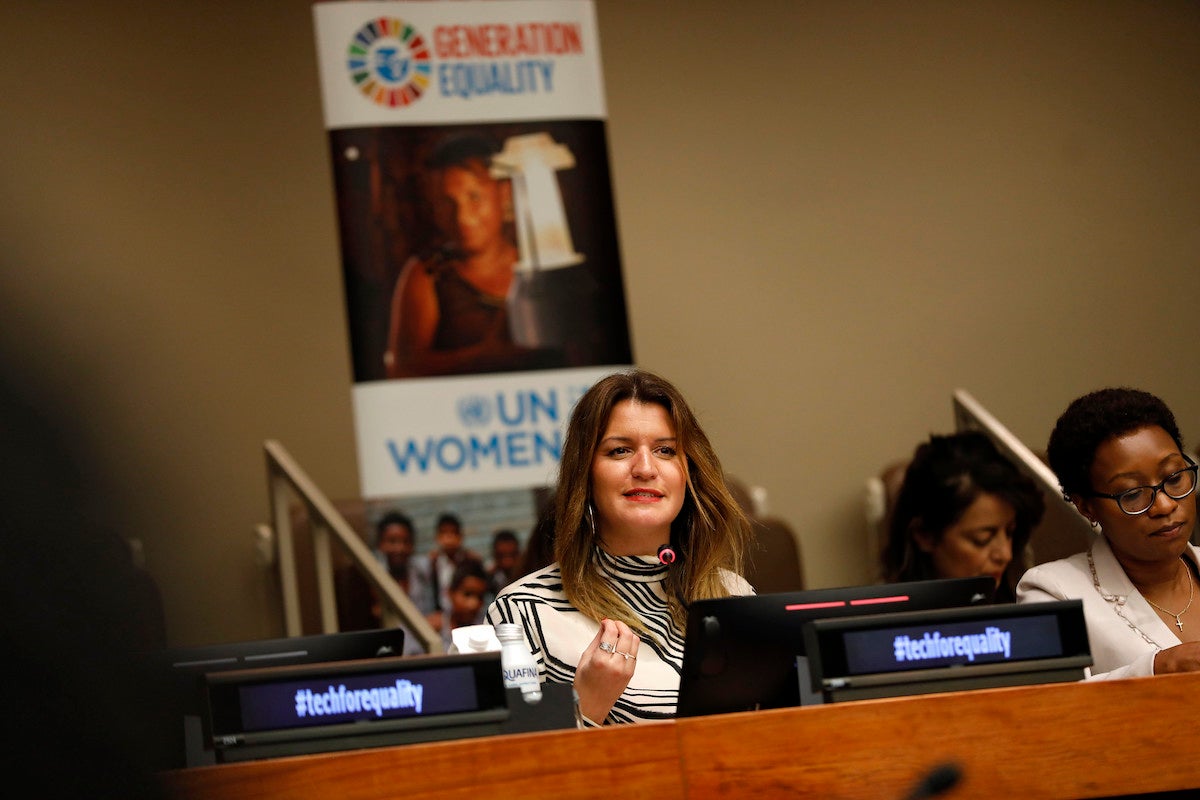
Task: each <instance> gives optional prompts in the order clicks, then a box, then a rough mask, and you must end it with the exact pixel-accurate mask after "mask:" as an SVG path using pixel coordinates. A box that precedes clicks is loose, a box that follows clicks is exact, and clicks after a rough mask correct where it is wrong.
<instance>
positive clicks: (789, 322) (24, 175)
mask: <svg viewBox="0 0 1200 800" xmlns="http://www.w3.org/2000/svg"><path fill="white" fill-rule="evenodd" d="M733 9H736V10H733ZM598 14H599V19H600V32H601V44H602V48H603V56H604V74H605V80H606V83H607V95H608V103H609V134H610V145H611V151H612V166H613V174H614V181H615V184H616V187H615V188H616V194H617V201H618V214H619V222H620V234H621V240H622V250H623V256H624V267H625V274H626V285H627V290H628V299H629V305H630V312H631V319H632V326H633V336H634V346H635V353H636V356H637V360H638V362H639V363H640V364H641V365H643V366H646V367H649V368H651V369H655V370H659V371H661V372H663V373H664V374H666V375H667V376H669V377H670V378H672V379H674V380H675V381H676V382H677V383H678V384H679V385H680V386H681V387H682V388H683V389H684V391H685V392H686V393H687V395H688V396H689V397H690V398H691V399H692V400H693V401H694V403H695V405H696V407H697V409H698V411H699V413H700V414H701V416H702V419H703V420H704V421H705V423H706V425H707V427H708V429H709V432H710V434H711V435H712V437H713V439H714V440H715V442H716V444H717V446H718V449H719V451H720V453H721V454H722V456H723V459H724V461H725V464H726V467H727V468H728V469H729V470H730V471H732V472H735V473H737V474H739V475H740V476H742V477H744V478H745V479H747V480H748V481H750V482H752V483H758V484H761V485H763V486H765V487H766V489H767V490H768V491H769V494H770V503H771V509H772V511H773V512H775V513H777V514H780V515H782V516H784V517H786V518H787V519H789V520H791V521H792V523H793V524H794V525H795V527H796V528H797V529H798V531H799V532H800V536H801V539H802V543H803V547H804V549H805V553H806V558H807V573H808V575H807V577H808V581H809V583H810V584H811V585H813V586H830V585H837V584H845V583H854V582H861V581H865V580H870V579H871V577H872V564H871V563H870V557H869V554H867V553H865V552H864V543H865V541H866V538H865V537H866V534H865V526H864V523H863V513H862V508H861V505H862V487H863V482H864V480H865V479H866V477H867V476H868V475H870V474H872V473H874V472H876V471H877V470H878V469H879V468H880V467H881V466H882V465H883V464H884V463H886V462H888V461H890V460H892V459H894V458H896V457H899V456H903V455H905V454H907V453H908V452H909V451H910V450H911V448H912V447H913V445H914V444H915V443H916V442H917V441H918V440H919V439H921V438H922V437H924V436H926V435H927V434H928V433H930V432H933V431H944V430H948V429H950V427H951V425H952V420H951V415H950V394H951V392H952V391H953V389H955V388H957V387H963V388H967V389H968V390H970V391H971V392H972V393H973V394H974V395H975V396H976V398H978V399H979V400H980V401H981V402H982V403H983V404H984V405H985V406H987V407H988V408H990V409H991V410H992V411H993V413H995V414H996V415H997V416H999V417H1000V418H1001V419H1002V420H1003V421H1005V422H1007V423H1008V424H1009V426H1010V427H1011V428H1012V429H1013V430H1014V432H1016V433H1017V435H1018V436H1020V437H1021V438H1023V439H1024V440H1025V441H1026V442H1027V443H1028V444H1030V445H1031V446H1034V447H1040V446H1042V445H1043V444H1044V441H1045V437H1046V435H1047V433H1048V431H1049V429H1050V426H1051V425H1052V424H1053V421H1054V418H1055V417H1056V415H1057V413H1058V412H1059V411H1060V410H1061V409H1062V407H1063V406H1064V405H1065V404H1066V403H1067V402H1068V401H1069V400H1070V399H1071V398H1072V397H1074V396H1076V395H1078V394H1080V393H1082V392H1084V391H1087V390H1089V389H1092V388H1095V387H1098V386H1100V385H1104V384H1118V383H1119V384H1132V385H1137V386H1140V387H1143V388H1146V389H1149V390H1151V391H1154V392H1157V393H1159V394H1160V395H1161V396H1163V398H1164V399H1166V400H1167V402H1168V403H1169V404H1170V405H1171V406H1172V407H1173V408H1174V409H1175V411H1176V413H1177V414H1178V415H1179V417H1180V420H1181V424H1182V426H1183V429H1184V433H1185V436H1188V437H1189V442H1194V441H1196V440H1197V439H1198V438H1200V374H1198V373H1197V371H1196V370H1195V369H1194V368H1193V364H1194V362H1195V355H1194V345H1193V341H1192V340H1193V338H1194V331H1195V326H1194V324H1193V322H1194V320H1195V318H1196V312H1197V310H1198V309H1200V280H1198V279H1197V275H1196V269H1195V267H1196V257H1197V253H1200V224H1198V223H1197V220H1198V218H1200V215H1198V212H1200V148H1197V145H1196V142H1197V140H1198V138H1200V80H1198V78H1200V74H1198V72H1200V61H1198V60H1197V55H1196V54H1197V53H1200V10H1198V6H1197V5H1196V4H1195V3H1192V2H1159V3H1143V2H1132V1H1131V2H1108V3H1095V2H1057V3H1040V2H1007V3H1004V2H995V3H983V2H979V3H966V4H964V3H953V2H923V3H922V2H917V3H910V2H832V1H830V2H747V3H737V4H735V3H718V2H709V1H707V0H689V1H688V2H682V0H680V1H673V2H654V3H637V2H617V1H616V0H600V2H599V4H598ZM0 97H2V98H3V100H2V102H3V104H4V112H3V115H2V116H0V148H2V152H3V153H4V156H3V158H0V187H3V192H4V195H5V200H4V202H3V208H4V210H3V211H0V240H2V241H3V243H4V245H3V247H4V261H3V271H2V272H0V293H2V296H3V297H4V298H5V300H6V303H7V305H8V307H9V309H10V310H9V311H7V312H6V314H5V319H3V320H2V321H0V326H3V328H4V332H5V333H6V334H8V335H9V337H15V338H17V339H18V341H19V342H20V354H21V356H22V357H23V358H24V359H26V360H27V361H28V362H29V363H34V364H39V365H41V366H43V367H44V368H45V371H46V373H47V374H48V375H49V376H50V377H51V378H52V379H53V381H54V382H55V384H56V385H57V386H59V387H60V388H61V389H62V390H63V391H64V392H66V393H69V395H70V396H71V397H73V398H76V399H77V400H78V401H80V402H81V403H83V404H84V405H85V406H86V408H87V422H88V423H89V425H90V427H91V429H92V430H93V432H94V433H93V438H94V440H95V441H96V443H97V444H98V445H99V446H100V449H101V452H102V453H103V454H104V455H105V457H106V459H107V462H108V465H109V469H110V472H109V475H108V478H107V481H106V486H105V489H106V490H108V491H111V492H112V493H113V497H114V499H116V500H118V501H120V504H121V508H122V509H123V510H124V516H123V517H122V519H121V525H122V528H123V530H124V532H125V533H126V534H127V535H129V536H131V537H135V538H138V539H141V540H142V541H143V542H144V544H145V551H146V556H147V564H148V567H149V569H150V570H151V572H152V573H153V574H154V576H155V577H156V578H157V579H158V581H159V583H160V585H161V586H162V588H163V591H164V594H165V601H166V607H167V615H168V624H169V634H170V637H171V640H172V642H173V643H174V644H181V645H183V644H198V643H202V642H210V641H218V640H228V639H243V638H254V637H263V636H275V635H280V634H281V633H282V627H281V622H280V618H279V610H278V600H277V596H276V592H275V590H274V588H273V584H272V582H271V581H270V579H269V577H268V576H266V575H265V574H264V573H263V572H262V571H261V570H260V568H259V567H257V566H256V565H255V563H254V556H253V547H252V539H251V532H252V528H253V526H254V525H255V524H256V523H258V522H261V521H265V520H266V518H267V514H268V510H267V498H266V491H265V477H264V469H263V456H262V451H261V445H262V441H263V440H264V439H266V438H278V439H279V440H281V441H282V442H283V443H284V445H285V446H286V447H287V448H288V449H289V450H291V452H292V453H293V455H294V456H295V457H296V458H297V459H298V460H299V461H300V462H301V464H302V465H303V466H304V467H305V468H306V469H307V470H308V471H309V472H310V473H311V475H312V476H313V478H314V479H315V480H316V481H317V483H318V484H319V485H320V486H321V487H322V488H324V489H325V491H326V492H327V493H329V494H330V495H331V496H334V497H340V496H347V495H351V494H354V493H355V491H356V487H357V481H358V478H357V471H356V465H355V456H354V445H353V441H352V420H351V408H350V367H349V358H348V348H347V343H346V334H345V325H344V312H343V305H342V294H341V291H342V289H341V277H340V266H339V263H338V248H337V241H336V226H335V218H334V206H333V200H332V181H331V176H330V171H329V164H328V156H327V153H326V149H325V138H324V130H323V124H322V117H321V109H320V98H319V95H318V88H317V81H316V65H315V56H314V47H313V35H312V24H311V13H310V5H309V4H308V3H306V2H297V1H296V0H288V1H286V2H285V0H274V2H267V1H266V0H262V1H261V2H254V3H233V2H228V3H215V4H214V3H197V2H192V3H181V2H166V3H158V4H145V3H133V2H124V1H123V2H109V3H98V2H65V1H64V2H51V3H42V2H8V3H4V4H3V5H0ZM12 309H16V310H15V311H14V310H12Z"/></svg>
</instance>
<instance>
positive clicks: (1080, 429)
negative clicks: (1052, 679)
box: [1017, 388, 1200, 678]
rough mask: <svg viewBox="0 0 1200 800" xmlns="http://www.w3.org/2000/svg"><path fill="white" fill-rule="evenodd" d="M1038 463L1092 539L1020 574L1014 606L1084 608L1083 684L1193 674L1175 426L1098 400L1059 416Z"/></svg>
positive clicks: (1113, 399)
mask: <svg viewBox="0 0 1200 800" xmlns="http://www.w3.org/2000/svg"><path fill="white" fill-rule="evenodd" d="M1047 455H1048V457H1049V461H1050V467H1051V469H1053V470H1054V473H1055V475H1056V476H1057V477H1058V481H1059V483H1060V484H1061V485H1062V489H1063V495H1064V496H1065V497H1066V498H1067V499H1068V500H1070V501H1071V502H1072V503H1074V504H1075V507H1076V508H1078V509H1079V511H1080V513H1082V514H1083V516H1084V517H1086V518H1087V519H1088V520H1089V521H1090V522H1091V523H1092V526H1093V527H1094V528H1095V529H1096V531H1097V534H1098V535H1097V536H1096V537H1095V539H1094V540H1093V541H1092V545H1091V547H1090V548H1089V549H1088V551H1087V552H1085V553H1077V554H1076V555H1073V556H1071V557H1070V558H1065V559H1062V560H1060V561H1052V562H1050V563H1047V564H1042V565H1040V566H1037V567H1034V568H1032V569H1030V570H1029V571H1028V572H1026V573H1025V575H1024V576H1023V577H1022V578H1021V581H1020V583H1019V584H1018V585H1017V602H1038V601H1045V600H1064V599H1074V598H1079V599H1081V600H1083V610H1084V616H1085V618H1086V619H1087V628H1088V639H1089V641H1090V643H1091V649H1092V659H1093V662H1094V663H1093V665H1092V668H1091V670H1090V673H1091V675H1090V677H1092V678H1127V677H1135V676H1143V675H1159V674H1163V673H1167V672H1189V671H1196V670H1200V548H1197V547H1195V546H1193V545H1192V544H1190V543H1189V538H1190V537H1191V535H1192V530H1193V528H1194V527H1195V524H1196V494H1195V490H1196V464H1195V462H1194V461H1192V460H1191V459H1190V458H1189V457H1188V456H1187V455H1186V454H1185V453H1184V450H1183V440H1182V437H1181V436H1180V434H1179V427H1178V426H1177V425H1176V424H1175V416H1174V415H1173V414H1172V413H1171V411H1170V409H1169V408H1167V406H1166V404H1165V403H1163V401H1162V400H1160V399H1159V398H1157V397H1155V396H1154V395H1152V394H1148V393H1147V392H1143V391H1139V390H1136V389H1127V388H1115V389H1101V390H1099V391H1096V392H1092V393H1090V394H1087V395H1084V396H1083V397H1080V398H1078V399H1077V400H1075V401H1073V402H1072V403H1071V404H1070V405H1069V406H1068V407H1067V410H1066V411H1064V412H1063V414H1062V416H1061V417H1059V419H1058V422H1057V423H1056V425H1055V427H1054V430H1053V432H1051V434H1050V443H1049V445H1048V447H1047Z"/></svg>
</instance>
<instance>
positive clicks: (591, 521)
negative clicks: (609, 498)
mask: <svg viewBox="0 0 1200 800" xmlns="http://www.w3.org/2000/svg"><path fill="white" fill-rule="evenodd" d="M583 512H584V516H585V517H587V521H588V527H589V528H591V529H592V538H593V539H595V538H596V513H595V512H594V511H592V501H591V500H588V501H587V503H586V504H584V507H583Z"/></svg>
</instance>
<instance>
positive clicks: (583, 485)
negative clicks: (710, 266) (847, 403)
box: [487, 369, 754, 726]
mask: <svg viewBox="0 0 1200 800" xmlns="http://www.w3.org/2000/svg"><path fill="white" fill-rule="evenodd" d="M551 524H553V526H554V537H553V541H554V559H555V560H554V563H553V564H551V565H550V566H548V567H545V568H543V569H541V570H538V571H537V572H534V573H532V574H531V575H527V576H525V577H524V578H521V579H519V580H517V581H516V582H514V583H511V584H509V585H508V586H507V587H505V588H504V589H503V590H502V591H501V592H500V594H499V595H498V596H497V597H496V600H495V602H493V603H492V605H491V606H490V607H489V608H488V614H487V619H488V622H490V623H492V624H493V625H496V624H498V623H501V622H515V623H518V624H519V625H520V626H521V628H522V630H523V631H524V633H525V639H526V641H527V642H528V644H529V645H530V649H531V650H532V651H533V654H534V657H535V658H536V660H537V663H538V672H539V673H540V676H541V679H542V680H543V681H553V682H557V683H570V684H573V685H574V687H575V691H576V693H577V694H578V695H579V709H580V712H581V714H582V716H583V718H584V724H585V725H589V726H594V725H597V724H602V723H616V722H641V721H646V720H655V719H665V718H669V717H673V716H674V715H675V705H676V698H677V696H678V694H679V674H680V671H681V669H682V667H683V638H684V634H683V632H684V626H685V624H686V615H687V610H686V609H687V605H688V604H689V603H691V602H693V601H695V600H701V599H705V598H710V597H727V596H729V595H739V594H742V595H744V594H753V592H754V590H753V589H752V588H751V587H750V585H749V584H748V583H747V582H746V580H745V579H744V578H742V577H741V571H742V558H743V554H744V552H745V548H746V544H747V542H748V540H749V535H750V524H749V521H748V520H747V519H746V516H745V514H744V513H743V512H742V510H741V508H740V506H738V504H737V501H736V500H734V498H733V496H732V495H731V494H730V492H729V488H728V486H726V483H725V475H724V472H723V471H722V469H721V463H720V461H719V460H718V459H717V454H716V452H715V451H714V450H713V448H712V445H711V444H710V443H709V441H708V437H707V436H706V435H705V434H704V430H703V429H702V428H701V427H700V423H699V421H698V420H697V419H696V417H695V415H694V414H693V413H692V410H691V409H690V408H689V407H688V405H687V403H686V402H685V401H684V399H683V396H682V395H681V394H680V393H679V390H678V389H676V388H675V387H674V386H672V385H671V384H670V383H668V382H667V381H666V380H664V379H663V378H661V377H659V376H657V375H654V374H652V373H649V372H645V371H643V370H636V369H635V370H630V371H627V372H621V373H617V374H614V375H609V376H608V377H605V378H603V379H601V380H600V381H599V382H597V383H596V384H595V385H594V386H593V387H592V388H591V389H589V390H588V391H587V393H585V394H584V396H583V397H582V398H580V400H579V402H578V403H577V404H576V406H575V409H574V411H573V412H572V414H571V420H570V422H569V424H568V426H567V433H566V437H565V439H564V441H563V447H562V459H561V462H560V465H559V479H558V485H557V487H556V489H555V493H554V516H553V520H552V522H551ZM668 550H669V551H670V552H671V553H673V554H674V557H673V558H671V557H665V556H666V555H667V552H668Z"/></svg>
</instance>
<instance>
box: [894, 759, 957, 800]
mask: <svg viewBox="0 0 1200 800" xmlns="http://www.w3.org/2000/svg"><path fill="white" fill-rule="evenodd" d="M961 779H962V770H961V769H959V767H958V765H957V764H950V763H947V764H939V765H938V766H936V767H934V768H933V769H931V770H930V771H929V772H927V773H925V776H924V777H922V778H921V780H920V782H918V783H917V785H916V786H914V787H913V788H912V789H911V790H910V791H909V793H908V794H907V795H905V796H904V797H905V800H925V798H927V797H937V796H938V795H940V794H942V793H943V792H948V791H950V790H951V789H953V788H954V787H955V786H956V785H957V784H958V782H959V780H961Z"/></svg>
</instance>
